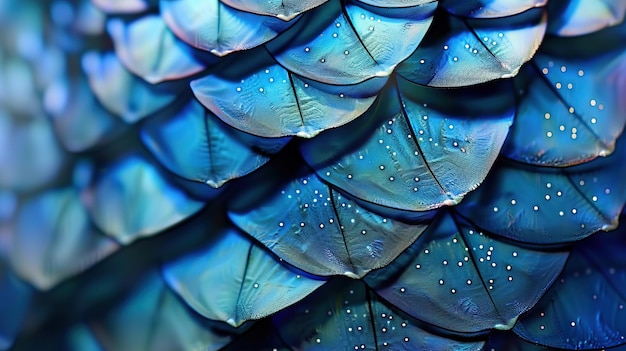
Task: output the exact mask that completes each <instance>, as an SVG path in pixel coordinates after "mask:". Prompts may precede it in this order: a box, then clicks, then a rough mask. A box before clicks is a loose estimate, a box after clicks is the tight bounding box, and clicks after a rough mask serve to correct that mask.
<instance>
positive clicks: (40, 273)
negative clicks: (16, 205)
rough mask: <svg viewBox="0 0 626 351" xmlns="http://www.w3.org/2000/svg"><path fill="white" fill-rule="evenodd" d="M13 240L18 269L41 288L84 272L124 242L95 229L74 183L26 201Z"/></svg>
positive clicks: (18, 218) (16, 269) (14, 260)
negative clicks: (117, 241)
mask: <svg viewBox="0 0 626 351" xmlns="http://www.w3.org/2000/svg"><path fill="white" fill-rule="evenodd" d="M35 218H36V219H37V220H33V219H35ZM11 242H12V245H11V251H10V255H11V256H10V257H11V265H12V268H13V270H14V271H15V272H17V273H18V274H19V275H20V276H21V277H23V278H24V279H25V280H27V281H28V282H29V283H31V284H33V285H34V286H36V287H37V288H38V289H41V290H47V289H50V288H52V287H53V286H55V285H56V284H58V283H59V282H61V281H63V280H65V279H67V278H68V277H70V276H73V275H75V274H77V273H80V272H81V271H83V270H85V269H87V268H89V267H90V266H92V265H94V264H95V263H97V262H98V261H100V260H101V259H103V258H105V257H107V256H108V255H110V254H111V253H113V252H115V251H116V250H117V249H118V247H119V245H118V244H117V243H116V242H114V241H113V240H112V239H110V238H107V237H105V236H104V235H102V234H101V233H99V232H98V231H97V230H96V229H95V228H94V226H93V224H92V223H91V221H90V219H89V217H88V215H87V211H85V209H84V208H83V206H82V204H81V203H80V199H79V196H78V192H77V191H76V190H75V189H73V188H71V187H70V188H61V189H55V190H51V191H48V192H45V193H43V194H41V195H39V196H37V197H35V198H34V199H31V200H29V201H27V202H26V203H25V204H23V205H22V206H21V208H20V210H19V212H18V214H17V225H16V230H15V231H14V234H13V237H12V240H11Z"/></svg>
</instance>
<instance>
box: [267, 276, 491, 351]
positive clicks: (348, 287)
mask: <svg viewBox="0 0 626 351" xmlns="http://www.w3.org/2000/svg"><path fill="white" fill-rule="evenodd" d="M273 323H274V325H275V327H276V329H277V330H278V333H279V334H280V337H281V340H284V342H286V343H287V344H288V345H289V347H290V349H293V350H307V351H309V350H310V351H325V350H368V351H373V350H433V351H453V350H464V351H480V350H482V346H483V344H484V341H483V340H480V339H478V338H475V339H474V340H455V339H454V338H450V337H446V336H445V335H438V334H435V333H432V332H429V331H427V330H425V328H424V326H423V324H422V323H420V322H419V321H416V320H415V319H414V318H412V317H410V316H408V315H407V314H405V313H403V312H402V311H400V310H398V309H397V308H396V307H395V306H393V304H390V303H389V302H388V301H386V300H384V299H381V298H380V297H379V296H377V295H376V293H375V292H373V291H372V290H371V289H369V288H368V287H367V286H365V285H364V284H363V283H361V282H358V281H345V280H335V281H332V282H329V283H327V285H326V286H324V287H322V288H320V289H319V291H318V293H317V294H314V295H311V296H310V297H308V298H307V299H305V300H303V301H302V302H300V303H297V304H295V305H294V306H292V307H289V308H287V309H285V310H284V311H281V312H279V313H278V314H276V315H275V317H273ZM448 336H449V335H448Z"/></svg>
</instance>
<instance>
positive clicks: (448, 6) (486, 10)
mask: <svg viewBox="0 0 626 351" xmlns="http://www.w3.org/2000/svg"><path fill="white" fill-rule="evenodd" d="M440 1H441V5H440V6H441V7H442V8H444V9H445V10H446V11H448V12H450V13H452V14H455V15H458V16H466V17H471V18H498V17H506V16H512V15H517V14H519V13H522V12H524V11H526V10H529V9H532V8H534V7H542V6H545V5H546V4H547V3H548V0H513V1H511V0H440Z"/></svg>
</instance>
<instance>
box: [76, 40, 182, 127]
mask: <svg viewBox="0 0 626 351" xmlns="http://www.w3.org/2000/svg"><path fill="white" fill-rule="evenodd" d="M82 66H83V70H84V71H85V74H86V75H87V78H88V80H89V86H90V87H91V89H92V91H93V94H94V95H95V96H96V97H97V98H98V100H99V101H100V103H101V104H102V105H103V106H104V107H105V108H106V109H107V110H109V111H110V112H111V113H113V114H115V115H117V116H119V117H120V118H121V119H122V120H124V121H125V122H126V123H129V124H131V123H135V122H137V121H139V120H141V119H143V118H145V117H146V116H148V115H150V114H152V113H155V112H157V111H159V110H160V109H162V108H164V107H165V106H167V105H169V104H170V103H172V102H173V101H174V100H175V99H176V97H177V96H178V94H179V93H180V92H179V91H178V90H177V89H171V88H168V87H167V86H163V85H161V86H155V85H151V84H149V83H146V82H145V81H143V80H142V79H141V78H139V77H137V76H134V75H133V74H131V73H130V72H128V71H127V70H126V68H125V67H124V66H123V65H122V64H121V62H120V61H119V59H118V57H117V56H116V55H115V54H113V53H110V52H107V53H103V54H98V53H95V52H88V53H86V54H85V55H84V56H83V59H82Z"/></svg>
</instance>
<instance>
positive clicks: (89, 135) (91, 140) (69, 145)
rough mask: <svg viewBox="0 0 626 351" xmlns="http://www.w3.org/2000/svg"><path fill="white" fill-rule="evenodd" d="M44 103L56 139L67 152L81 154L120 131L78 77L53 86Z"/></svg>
mask: <svg viewBox="0 0 626 351" xmlns="http://www.w3.org/2000/svg"><path fill="white" fill-rule="evenodd" d="M44 101H45V107H46V112H47V113H48V114H49V115H50V116H51V117H52V125H53V126H54V130H55V132H56V136H57V138H58V140H59V142H60V143H61V144H62V145H63V147H64V148H66V149H67V150H69V151H72V152H81V151H85V150H87V149H90V148H92V147H94V146H96V145H99V144H101V143H103V142H104V141H106V140H107V139H109V138H110V137H111V136H113V135H115V134H117V133H118V132H120V131H121V130H123V125H124V124H123V123H122V122H121V121H119V119H118V118H116V117H115V116H113V115H112V114H111V113H110V112H109V111H107V110H106V109H104V107H103V106H102V105H101V104H100V102H98V100H97V99H96V97H95V96H94V95H93V93H92V92H91V89H90V88H89V86H88V84H87V81H86V80H85V79H84V77H82V76H81V77H79V78H77V79H75V80H72V81H65V80H61V81H57V82H54V83H53V84H51V85H50V86H49V87H48V89H47V91H46V98H45V100H44Z"/></svg>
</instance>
